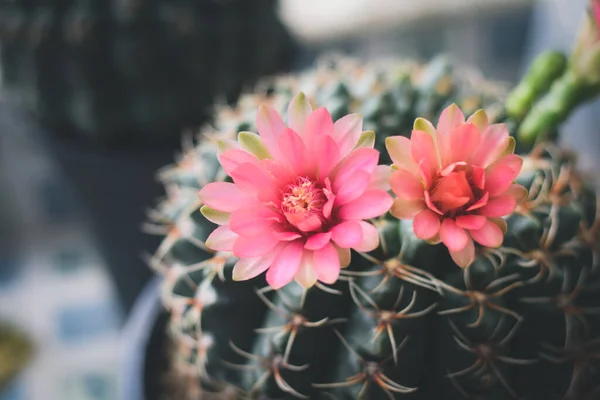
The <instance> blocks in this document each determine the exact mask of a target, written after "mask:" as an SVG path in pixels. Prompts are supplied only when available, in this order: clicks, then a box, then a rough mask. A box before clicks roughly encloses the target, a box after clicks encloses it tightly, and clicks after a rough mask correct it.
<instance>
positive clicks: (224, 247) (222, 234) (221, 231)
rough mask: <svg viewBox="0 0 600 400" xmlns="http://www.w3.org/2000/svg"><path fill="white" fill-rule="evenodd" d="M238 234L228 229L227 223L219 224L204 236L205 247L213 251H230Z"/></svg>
mask: <svg viewBox="0 0 600 400" xmlns="http://www.w3.org/2000/svg"><path fill="white" fill-rule="evenodd" d="M237 238H238V235H237V234H236V233H234V232H232V231H231V229H229V226H228V225H221V226H219V227H218V228H217V229H215V230H214V231H212V232H211V234H210V235H208V237H207V238H206V241H205V244H206V247H208V248H209V249H212V250H215V251H231V249H232V248H233V245H234V242H235V240H236V239H237Z"/></svg>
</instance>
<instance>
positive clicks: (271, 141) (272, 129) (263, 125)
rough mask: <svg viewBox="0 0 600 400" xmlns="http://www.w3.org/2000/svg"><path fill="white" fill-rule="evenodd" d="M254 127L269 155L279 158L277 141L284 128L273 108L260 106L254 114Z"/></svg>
mask: <svg viewBox="0 0 600 400" xmlns="http://www.w3.org/2000/svg"><path fill="white" fill-rule="evenodd" d="M256 126H257V127H258V134H259V135H260V137H261V139H262V141H263V143H264V144H265V147H266V148H267V150H269V153H271V155H272V156H273V157H275V158H280V153H279V146H278V145H277V139H278V138H279V135H281V133H282V132H283V130H284V129H285V127H286V126H285V124H284V123H283V120H282V119H281V117H280V116H279V114H278V113H277V111H275V109H274V108H273V107H269V106H267V105H264V104H263V105H261V106H260V107H259V108H258V113H257V114H256Z"/></svg>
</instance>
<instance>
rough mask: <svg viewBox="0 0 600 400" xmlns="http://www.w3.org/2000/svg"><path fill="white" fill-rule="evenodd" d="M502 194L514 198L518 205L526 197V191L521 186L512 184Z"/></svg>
mask: <svg viewBox="0 0 600 400" xmlns="http://www.w3.org/2000/svg"><path fill="white" fill-rule="evenodd" d="M504 194H505V195H507V196H512V197H514V199H515V200H516V201H517V204H518V203H520V202H522V201H523V200H525V198H526V197H527V189H525V188H524V187H523V186H521V185H519V184H517V183H513V184H512V185H510V187H509V188H508V190H507V191H506V192H504Z"/></svg>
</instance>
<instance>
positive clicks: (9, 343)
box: [0, 323, 33, 393]
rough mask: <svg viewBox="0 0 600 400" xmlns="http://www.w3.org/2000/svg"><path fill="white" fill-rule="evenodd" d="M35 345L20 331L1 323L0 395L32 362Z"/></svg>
mask: <svg viewBox="0 0 600 400" xmlns="http://www.w3.org/2000/svg"><path fill="white" fill-rule="evenodd" d="M32 355H33V345H32V343H31V342H30V341H29V339H28V338H27V337H26V335H25V334H24V333H23V332H22V331H21V330H19V329H16V328H15V327H13V326H11V325H7V324H5V323H0V393H1V392H2V390H3V389H4V388H5V387H6V386H7V385H8V384H9V382H10V381H11V379H13V378H14V377H15V376H16V375H17V374H18V373H19V372H21V370H23V368H25V366H26V365H27V364H28V363H29V361H30V360H31V357H32Z"/></svg>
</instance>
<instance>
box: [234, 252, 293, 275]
mask: <svg viewBox="0 0 600 400" xmlns="http://www.w3.org/2000/svg"><path fill="white" fill-rule="evenodd" d="M282 248H283V246H281V245H280V246H277V247H275V248H274V249H273V250H271V251H270V252H268V253H267V254H265V255H263V256H261V257H252V258H242V259H240V260H238V261H237V262H236V263H235V265H234V266H233V271H232V273H231V275H232V276H231V279H233V280H234V281H245V280H248V279H252V278H255V277H257V276H258V275H260V274H262V273H263V272H265V271H266V270H267V269H268V268H269V267H270V266H271V263H272V262H273V260H274V259H275V257H276V256H277V255H278V254H279V252H280V251H281V249H282Z"/></svg>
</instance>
